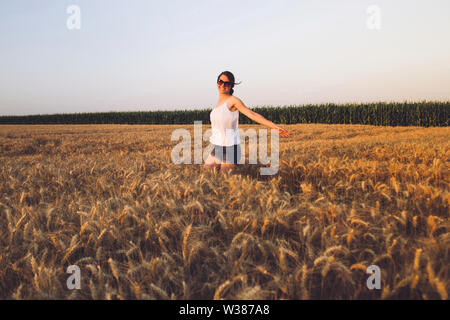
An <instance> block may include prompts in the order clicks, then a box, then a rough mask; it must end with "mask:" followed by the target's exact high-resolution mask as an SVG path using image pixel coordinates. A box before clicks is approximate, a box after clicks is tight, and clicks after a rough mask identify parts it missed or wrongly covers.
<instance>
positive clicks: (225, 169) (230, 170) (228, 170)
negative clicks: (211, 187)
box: [220, 163, 236, 174]
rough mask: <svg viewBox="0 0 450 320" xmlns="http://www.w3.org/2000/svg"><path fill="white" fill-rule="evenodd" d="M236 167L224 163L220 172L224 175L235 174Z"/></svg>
mask: <svg viewBox="0 0 450 320" xmlns="http://www.w3.org/2000/svg"><path fill="white" fill-rule="evenodd" d="M235 169H236V165H235V164H232V163H222V164H220V172H223V173H224V174H233V173H234V172H235Z"/></svg>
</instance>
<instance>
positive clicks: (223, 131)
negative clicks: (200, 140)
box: [209, 98, 241, 146]
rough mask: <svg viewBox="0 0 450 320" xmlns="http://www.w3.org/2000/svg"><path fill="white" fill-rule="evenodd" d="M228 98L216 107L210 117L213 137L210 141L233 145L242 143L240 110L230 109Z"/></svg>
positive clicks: (221, 144) (217, 143)
mask: <svg viewBox="0 0 450 320" xmlns="http://www.w3.org/2000/svg"><path fill="white" fill-rule="evenodd" d="M228 100H230V98H228V99H227V100H226V101H225V102H224V103H223V104H222V105H220V106H218V107H216V108H214V109H213V110H212V111H211V113H210V115H209V119H210V121H211V131H212V133H211V137H210V138H209V142H211V143H212V144H215V145H219V146H232V145H235V144H240V143H241V140H240V139H239V130H238V122H239V121H238V120H239V110H236V111H230V109H228V104H227V102H228Z"/></svg>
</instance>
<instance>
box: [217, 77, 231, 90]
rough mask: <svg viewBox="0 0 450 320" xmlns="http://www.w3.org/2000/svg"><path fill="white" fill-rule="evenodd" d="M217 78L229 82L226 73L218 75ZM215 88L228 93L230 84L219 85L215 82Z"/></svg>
mask: <svg viewBox="0 0 450 320" xmlns="http://www.w3.org/2000/svg"><path fill="white" fill-rule="evenodd" d="M219 80H222V81H223V82H229V81H230V80H229V79H228V77H227V76H226V75H224V74H223V75H221V76H220V77H219ZM217 90H219V93H223V94H230V91H231V85H230V84H225V83H223V84H222V85H220V84H219V83H217Z"/></svg>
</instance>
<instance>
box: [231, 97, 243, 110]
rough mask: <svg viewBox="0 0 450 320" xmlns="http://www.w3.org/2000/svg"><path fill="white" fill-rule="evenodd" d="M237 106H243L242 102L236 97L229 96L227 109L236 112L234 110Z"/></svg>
mask: <svg viewBox="0 0 450 320" xmlns="http://www.w3.org/2000/svg"><path fill="white" fill-rule="evenodd" d="M237 104H239V105H243V102H242V100H241V99H239V98H238V97H236V96H231V97H230V99H229V100H228V107H229V108H230V109H231V111H236V110H238V109H237V108H236V105H237Z"/></svg>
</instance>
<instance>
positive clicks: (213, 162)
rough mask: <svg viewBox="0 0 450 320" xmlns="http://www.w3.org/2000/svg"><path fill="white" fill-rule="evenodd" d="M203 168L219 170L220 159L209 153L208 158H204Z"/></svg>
mask: <svg viewBox="0 0 450 320" xmlns="http://www.w3.org/2000/svg"><path fill="white" fill-rule="evenodd" d="M203 168H204V169H205V170H208V171H213V170H214V169H216V170H217V171H219V170H220V160H219V159H217V158H216V157H214V156H213V155H211V154H210V155H209V156H208V158H207V159H206V161H205V164H204V165H203Z"/></svg>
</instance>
